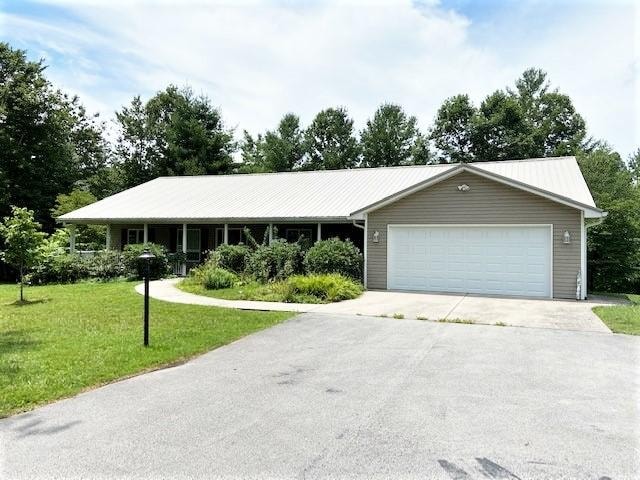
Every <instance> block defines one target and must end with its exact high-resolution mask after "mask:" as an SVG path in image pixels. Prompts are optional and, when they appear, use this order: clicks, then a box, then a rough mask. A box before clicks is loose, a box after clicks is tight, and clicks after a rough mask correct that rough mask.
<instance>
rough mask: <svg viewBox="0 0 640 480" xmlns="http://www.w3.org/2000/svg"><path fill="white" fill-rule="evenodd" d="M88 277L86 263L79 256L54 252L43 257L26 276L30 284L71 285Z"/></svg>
mask: <svg viewBox="0 0 640 480" xmlns="http://www.w3.org/2000/svg"><path fill="white" fill-rule="evenodd" d="M88 276H89V270H88V268H87V262H86V261H84V260H83V259H82V258H80V256H79V255H74V254H69V253H65V252H56V253H53V254H50V255H47V256H46V257H43V258H42V259H41V260H40V262H39V263H38V265H36V266H35V267H34V268H33V270H32V271H31V273H30V274H29V276H28V280H29V281H30V282H31V283H36V284H45V283H73V282H77V281H78V280H82V279H84V278H87V277H88Z"/></svg>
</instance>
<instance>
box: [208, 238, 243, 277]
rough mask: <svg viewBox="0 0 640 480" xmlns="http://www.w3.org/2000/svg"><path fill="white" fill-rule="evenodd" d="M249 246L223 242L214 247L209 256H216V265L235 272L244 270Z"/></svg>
mask: <svg viewBox="0 0 640 480" xmlns="http://www.w3.org/2000/svg"><path fill="white" fill-rule="evenodd" d="M248 255H249V247H247V246H246V245H227V244H223V245H220V246H219V247H218V248H216V250H215V252H213V253H212V254H211V255H209V257H210V258H211V257H214V256H215V257H217V262H218V265H219V266H220V267H222V268H224V269H226V270H229V271H231V272H235V273H242V272H244V270H245V268H246V266H247V257H248Z"/></svg>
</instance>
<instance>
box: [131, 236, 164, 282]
mask: <svg viewBox="0 0 640 480" xmlns="http://www.w3.org/2000/svg"><path fill="white" fill-rule="evenodd" d="M145 248H149V250H150V251H151V253H153V254H154V255H155V258H152V259H151V260H147V261H148V262H149V274H150V277H151V278H163V277H166V276H167V275H168V274H169V261H168V260H167V252H166V250H165V248H164V247H163V246H162V245H157V244H155V243H147V244H136V245H127V246H126V247H124V251H123V252H122V261H123V263H124V267H125V272H126V274H127V275H128V276H131V277H135V278H138V279H140V278H143V277H144V272H145V260H141V259H140V258H138V257H139V256H140V254H142V252H143V251H144V249H145Z"/></svg>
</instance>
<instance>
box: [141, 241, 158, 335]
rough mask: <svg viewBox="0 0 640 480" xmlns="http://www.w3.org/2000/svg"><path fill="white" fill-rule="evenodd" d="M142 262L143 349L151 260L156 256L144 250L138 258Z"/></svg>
mask: <svg viewBox="0 0 640 480" xmlns="http://www.w3.org/2000/svg"><path fill="white" fill-rule="evenodd" d="M138 258H139V259H140V260H142V261H143V262H144V340H143V344H144V346H145V347H148V346H149V276H150V267H149V264H150V263H151V259H153V258H156V256H155V255H154V254H153V253H151V251H150V250H149V248H148V247H147V248H145V249H144V251H143V252H142V254H141V255H140V256H139V257H138Z"/></svg>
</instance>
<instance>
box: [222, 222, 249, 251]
mask: <svg viewBox="0 0 640 480" xmlns="http://www.w3.org/2000/svg"><path fill="white" fill-rule="evenodd" d="M223 243H224V228H216V248H217V247H219V246H220V245H222V244H223ZM239 243H244V228H243V227H229V245H238V244H239Z"/></svg>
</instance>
